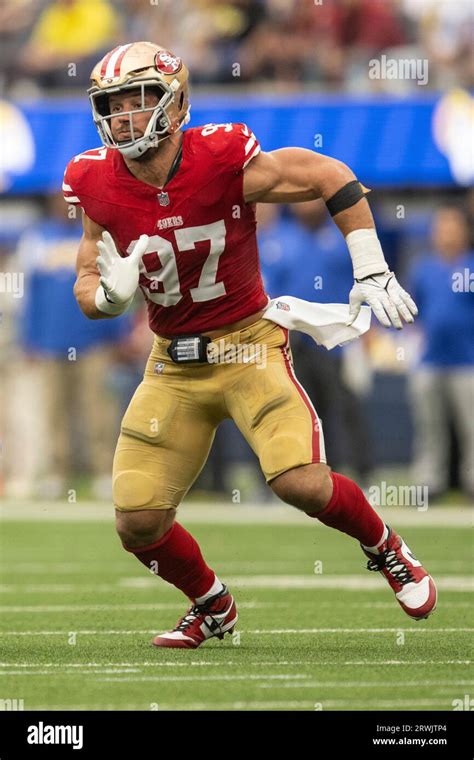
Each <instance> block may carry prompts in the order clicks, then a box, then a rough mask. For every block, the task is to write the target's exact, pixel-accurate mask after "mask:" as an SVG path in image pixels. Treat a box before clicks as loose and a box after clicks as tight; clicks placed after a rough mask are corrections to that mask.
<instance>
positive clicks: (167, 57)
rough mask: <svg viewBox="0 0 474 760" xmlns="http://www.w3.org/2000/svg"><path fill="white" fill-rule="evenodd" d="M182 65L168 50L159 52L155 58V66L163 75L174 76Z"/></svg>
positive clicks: (179, 59)
mask: <svg viewBox="0 0 474 760" xmlns="http://www.w3.org/2000/svg"><path fill="white" fill-rule="evenodd" d="M182 65H183V63H182V61H181V58H178V56H177V55H173V54H172V53H170V52H169V51H168V50H160V52H159V53H157V54H156V56H155V66H156V68H157V69H158V71H161V72H162V73H163V74H176V73H177V72H178V71H179V70H180V68H181V67H182Z"/></svg>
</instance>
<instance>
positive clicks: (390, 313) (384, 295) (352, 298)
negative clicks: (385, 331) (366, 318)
mask: <svg viewBox="0 0 474 760" xmlns="http://www.w3.org/2000/svg"><path fill="white" fill-rule="evenodd" d="M364 302H365V303H368V304H369V306H370V307H371V308H372V311H373V312H374V314H375V316H376V317H377V319H378V320H379V322H381V324H382V325H384V327H396V328H397V329H398V330H401V329H402V320H401V317H402V318H403V319H404V320H405V322H413V319H414V317H416V315H417V314H418V309H417V307H416V303H415V302H414V301H413V299H412V298H411V296H410V295H409V293H407V292H406V290H403V288H402V287H401V285H400V284H399V283H398V281H397V278H396V277H395V275H394V274H393V272H390V271H387V272H385V273H384V274H373V275H371V276H369V277H364V279H362V280H356V281H355V284H354V286H353V288H352V290H351V292H350V294H349V304H350V309H349V315H350V317H349V324H352V322H353V321H354V320H355V319H356V317H357V315H358V313H359V311H360V307H361V304H362V303H364Z"/></svg>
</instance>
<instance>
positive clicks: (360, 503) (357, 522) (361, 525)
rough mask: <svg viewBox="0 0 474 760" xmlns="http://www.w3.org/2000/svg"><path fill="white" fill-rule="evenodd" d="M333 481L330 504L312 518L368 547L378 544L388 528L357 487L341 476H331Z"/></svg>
mask: <svg viewBox="0 0 474 760" xmlns="http://www.w3.org/2000/svg"><path fill="white" fill-rule="evenodd" d="M331 478H332V482H333V485H334V490H333V492H332V496H331V499H330V500H329V503H328V504H327V506H326V507H324V509H323V511H322V512H317V513H316V512H314V513H313V514H310V515H309V517H316V518H317V519H318V520H321V522H322V523H324V525H327V526H328V527H330V528H336V530H340V531H342V532H343V533H347V534H348V535H349V536H352V537H353V538H356V539H357V540H358V541H360V543H361V544H363V545H364V546H375V545H376V544H378V542H379V541H380V540H381V538H382V536H383V533H384V530H385V524H384V522H383V520H382V519H381V518H380V517H379V516H378V514H377V512H376V511H375V510H374V509H373V508H372V507H371V506H370V504H369V502H368V501H367V499H366V498H365V496H364V494H363V492H362V491H361V489H360V488H359V486H358V485H357V483H354V481H353V480H350V479H349V478H346V477H345V476H344V475H339V473H337V472H331Z"/></svg>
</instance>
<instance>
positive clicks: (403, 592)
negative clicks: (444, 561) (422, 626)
mask: <svg viewBox="0 0 474 760" xmlns="http://www.w3.org/2000/svg"><path fill="white" fill-rule="evenodd" d="M387 528H388V536H387V538H386V540H385V541H384V542H383V544H381V545H380V547H379V548H378V554H374V553H373V552H369V551H368V550H367V549H366V548H365V547H364V546H362V544H361V547H362V551H363V552H364V554H365V555H366V556H367V557H369V559H370V562H368V563H367V569H368V570H373V571H377V570H378V571H380V572H381V573H382V574H383V575H384V576H385V578H386V579H387V581H388V582H389V584H390V586H391V587H392V589H393V590H394V592H395V596H396V597H397V600H398V603H399V604H400V606H401V607H402V609H403V610H404V611H405V612H406V613H407V615H409V616H410V617H411V618H413V619H414V620H422V619H423V618H427V617H428V615H431V613H432V612H434V610H435V609H436V600H437V592H436V586H435V583H434V581H433V578H432V577H431V575H429V574H428V573H427V572H426V570H425V569H424V567H423V566H422V564H421V562H419V561H418V560H417V559H416V557H415V556H414V555H413V554H412V552H411V551H410V549H409V548H408V546H407V545H406V543H405V542H404V540H403V538H401V537H400V536H398V535H397V534H396V533H394V532H393V530H392V529H391V528H389V527H388V525H387Z"/></svg>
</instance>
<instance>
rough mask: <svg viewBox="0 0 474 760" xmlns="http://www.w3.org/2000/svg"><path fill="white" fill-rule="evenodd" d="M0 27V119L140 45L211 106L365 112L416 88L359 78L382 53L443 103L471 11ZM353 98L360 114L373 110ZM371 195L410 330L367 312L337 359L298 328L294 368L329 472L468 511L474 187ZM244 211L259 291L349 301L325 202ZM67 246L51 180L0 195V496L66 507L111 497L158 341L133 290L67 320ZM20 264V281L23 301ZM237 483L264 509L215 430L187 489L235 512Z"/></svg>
mask: <svg viewBox="0 0 474 760" xmlns="http://www.w3.org/2000/svg"><path fill="white" fill-rule="evenodd" d="M0 30H1V31H0V64H1V65H0V69H1V74H0V88H1V89H0V98H2V99H3V101H2V100H0V117H1V103H2V102H3V103H4V104H5V103H22V102H23V101H28V102H29V103H31V102H34V101H35V100H37V101H38V103H43V102H44V99H50V98H54V99H55V102H56V103H58V104H61V103H67V102H69V101H68V99H69V98H71V96H73V97H78V98H82V99H83V100H86V96H85V89H86V87H87V86H88V77H89V74H90V70H91V69H92V67H93V65H94V64H95V63H96V61H97V60H98V59H99V58H100V57H101V56H102V55H103V54H104V53H105V52H106V51H108V50H109V49H110V48H112V47H114V46H115V45H117V44H121V43H123V42H130V41H134V40H140V39H150V40H152V41H157V42H159V43H160V44H163V45H165V46H166V47H168V48H170V49H171V50H173V51H174V52H176V53H178V54H180V55H181V56H182V57H183V58H184V59H185V61H186V63H187V64H188V66H189V68H190V72H191V83H192V93H193V92H194V93H197V94H202V93H205V94H207V95H208V96H210V97H211V98H212V97H213V94H214V93H215V94H216V97H217V95H218V94H221V93H224V94H227V93H229V94H231V93H232V94H234V93H235V92H239V93H246V92H247V93H250V94H251V95H252V97H255V95H256V94H258V93H262V94H264V95H265V97H267V98H268V97H269V96H273V95H275V94H276V93H281V94H284V95H285V96H287V97H288V98H289V99H290V100H289V102H291V103H293V104H294V108H295V109H298V108H299V102H300V101H299V100H298V98H299V94H300V93H301V92H304V93H310V94H314V93H315V94H318V93H324V94H329V95H332V96H334V97H338V98H339V99H340V100H341V101H342V102H344V99H345V98H350V97H352V96H354V95H357V94H362V95H367V96H370V98H373V99H374V100H373V102H374V103H377V102H378V99H379V98H383V97H385V96H397V97H400V98H402V99H403V98H410V97H411V95H412V94H413V93H415V92H416V94H417V95H419V90H420V87H419V85H418V84H417V82H416V80H415V79H413V78H412V79H410V78H397V79H389V78H381V79H372V78H370V76H368V67H369V65H370V61H371V60H373V59H374V57H376V58H379V59H380V56H381V55H385V56H387V57H388V58H390V59H391V60H394V59H395V60H399V59H400V60H401V59H419V60H422V59H427V60H429V63H430V69H429V81H428V82H427V86H426V90H427V91H430V92H434V93H439V95H440V97H442V95H443V93H448V92H450V91H452V90H453V89H455V88H463V92H465V93H468V92H469V90H470V89H472V87H473V85H474V53H473V50H474V47H473V45H474V43H473V37H474V26H473V6H472V3H471V2H470V0H465V1H464V0H321V2H316V1H315V2H313V0H232V1H231V0H229V1H228V2H225V0H193V1H191V0H172V1H171V0H52V1H51V0H2V2H1V4H0ZM71 61H74V64H75V71H74V76H71V75H70V70H69V66H70V62H71ZM236 63H238V69H236ZM191 100H192V97H191ZM364 107H365V108H366V109H367V110H368V111H369V117H370V113H371V107H372V106H371V104H370V103H369V102H366V103H365V106H364ZM254 109H258V104H257V105H254ZM471 117H472V106H471ZM221 120H222V119H219V121H221ZM195 125H196V122H195V121H192V122H191V126H195ZM50 126H51V133H50V140H51V141H53V142H54V140H55V124H54V122H51V125H50ZM250 126H251V127H254V125H253V124H250ZM32 128H33V131H34V124H33V127H32ZM256 131H257V129H256ZM395 131H396V125H395ZM257 136H258V137H259V138H260V139H261V141H262V142H263V137H264V135H262V134H258V133H257ZM97 144H98V141H96V142H95V143H94V144H91V145H84V146H83V148H82V149H86V148H89V147H95V146H96V145H97ZM6 150H7V148H6V147H5V143H4V144H3V151H4V152H6ZM470 151H471V157H472V152H473V147H472V142H471V143H470ZM323 152H324V151H323ZM71 155H72V153H71ZM335 157H340V156H338V155H336V156H335ZM467 158H468V157H467ZM467 158H466V160H467ZM394 160H395V161H396V160H397V159H396V156H395V159H394ZM461 161H462V158H461ZM461 173H462V172H461ZM360 179H361V180H362V181H363V177H362V176H360ZM370 202H371V207H372V210H373V212H374V215H375V218H376V222H377V226H378V230H379V237H380V238H381V241H382V244H383V247H384V251H385V255H386V259H387V261H388V262H389V264H390V267H391V268H392V269H393V270H394V271H395V272H396V274H397V277H398V278H399V279H400V281H401V282H402V284H403V285H404V286H405V287H406V288H407V289H408V290H409V291H410V292H411V294H412V295H413V297H414V298H415V300H416V301H417V303H418V306H419V309H420V316H419V319H418V320H417V323H416V324H415V325H414V326H410V327H409V328H408V329H405V330H404V331H402V332H401V333H399V332H397V331H395V330H384V329H383V328H381V327H379V326H378V325H377V324H375V319H374V322H373V328H372V329H371V330H370V332H369V333H368V334H367V335H366V336H364V338H363V339H361V340H359V341H357V342H355V343H353V344H350V345H349V346H347V347H344V348H338V349H335V350H333V351H331V352H327V351H326V350H325V349H322V348H318V347H316V346H315V344H314V342H312V341H311V340H310V339H306V338H305V337H303V336H302V335H301V334H299V333H294V334H293V336H292V350H293V355H294V360H295V366H296V371H297V374H298V376H299V377H300V379H301V381H302V383H303V384H304V386H305V387H306V389H307V391H308V393H309V395H310V396H311V398H312V400H313V403H314V404H315V406H316V408H317V410H318V413H319V416H320V417H321V418H322V421H323V428H324V431H325V439H326V449H327V454H328V462H329V464H330V465H331V466H332V467H333V468H334V469H336V470H338V471H342V472H346V473H347V474H350V475H352V476H354V477H356V479H357V480H358V482H360V483H361V485H362V486H365V487H370V485H371V484H372V483H375V482H377V479H378V480H380V479H381V478H382V479H384V478H385V479H386V480H388V481H389V482H399V483H404V484H407V485H411V484H414V485H427V486H428V487H429V489H430V491H429V493H430V499H431V502H432V503H436V502H437V501H443V500H445V499H446V498H448V499H454V500H456V501H457V502H459V501H460V500H465V501H466V500H467V501H470V502H471V501H472V500H473V499H474V427H473V424H474V423H473V419H474V415H473V414H472V409H473V401H474V397H473V387H474V383H473V380H474V239H473V230H474V193H473V191H472V189H470V188H469V186H468V183H465V184H463V185H462V184H461V183H460V182H457V181H450V182H448V183H446V184H443V183H440V184H439V185H435V186H430V187H421V186H420V187H419V186H418V185H417V183H416V182H412V183H411V184H409V185H405V186H400V185H398V186H397V187H392V186H390V183H389V182H387V183H383V184H381V185H380V186H379V187H377V188H373V192H372V194H371V196H370ZM257 213H258V222H259V225H258V236H259V245H260V251H261V259H262V269H263V275H264V281H265V285H266V288H267V292H268V293H269V295H270V296H272V297H274V296H278V295H281V294H291V295H295V296H299V297H301V298H305V299H307V300H313V301H317V300H319V301H323V302H347V300H348V293H349V290H350V288H351V285H352V266H351V261H350V258H349V255H348V252H347V249H346V246H345V243H344V240H343V238H342V236H341V235H340V233H339V231H338V230H337V228H336V227H335V225H334V224H333V222H332V220H331V219H330V217H329V216H328V214H327V211H326V209H325V206H324V204H323V203H322V202H319V201H315V202H311V203H303V204H295V205H294V206H292V207H287V206H281V207H280V206H275V205H259V207H258V209H257ZM80 235H81V223H80V219H79V218H75V217H74V215H72V213H71V209H70V208H68V206H67V205H66V204H65V203H64V201H63V200H62V196H61V194H60V188H59V187H58V185H57V184H55V183H54V182H53V181H50V183H49V184H48V183H47V182H46V183H45V188H44V190H43V191H42V192H34V193H25V192H18V191H16V192H10V191H9V188H8V186H5V187H3V193H2V196H1V200H0V274H2V273H3V281H2V283H3V291H2V289H0V299H1V300H2V307H1V310H0V312H1V313H0V351H1V357H2V359H1V381H2V382H1V386H0V441H1V449H0V461H1V470H0V492H2V493H3V494H6V495H9V496H11V497H19V498H25V497H44V498H67V494H68V493H69V492H70V490H71V489H73V490H74V491H77V492H79V493H80V494H82V495H83V496H85V497H93V498H104V499H107V498H110V470H111V462H112V456H113V449H114V443H115V439H116V436H117V433H118V429H119V424H120V418H121V415H122V414H123V411H124V409H125V408H126V406H127V404H128V401H129V399H130V397H131V395H132V393H133V391H134V389H135V387H136V386H137V384H138V383H139V382H140V379H141V374H142V372H143V368H144V363H145V361H146V358H147V355H148V351H149V349H150V346H151V333H150V332H149V330H148V327H147V321H146V314H145V310H144V308H143V304H142V302H141V300H140V297H138V298H137V299H136V303H135V304H134V308H133V309H132V310H131V311H130V313H128V314H126V315H125V316H123V317H121V318H119V319H114V320H106V321H100V322H90V321H88V320H86V318H85V317H83V316H82V314H81V313H80V311H79V309H78V307H77V305H76V303H75V301H74V298H73V294H72V287H73V283H74V279H75V274H74V266H75V256H76V251H77V245H78V240H79V238H80ZM6 273H8V274H9V277H10V278H11V279H10V280H9V279H8V278H7V276H6ZM13 273H20V274H22V275H23V276H24V277H23V280H21V282H20V279H18V281H17V285H18V288H17V291H16V292H15V279H14V276H13ZM6 284H8V285H9V287H8V288H7V287H5V285H6ZM236 491H238V492H239V493H240V495H241V500H242V501H249V500H257V501H261V502H262V503H264V502H266V501H271V492H270V489H268V488H266V486H265V483H264V481H263V478H262V476H261V475H260V472H259V468H258V462H257V460H256V459H255V458H254V456H253V454H252V452H251V451H250V450H249V448H248V446H247V444H246V443H245V441H244V440H243V439H242V437H241V435H240V434H239V432H238V431H237V430H236V428H235V426H234V425H233V423H232V422H226V423H224V424H223V425H222V426H221V427H220V428H219V430H218V433H217V437H216V442H215V445H214V447H213V450H212V452H211V456H210V459H209V462H208V464H207V465H206V467H205V469H204V471H203V473H202V474H201V476H200V478H199V480H198V482H197V483H196V486H195V488H194V492H195V493H197V492H203V493H204V494H205V496H206V498H210V497H212V495H215V497H216V498H225V499H227V500H229V501H231V494H233V493H235V492H236ZM234 501H235V499H234Z"/></svg>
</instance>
